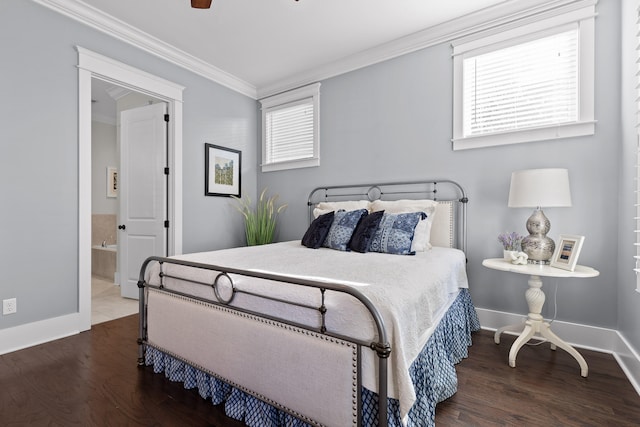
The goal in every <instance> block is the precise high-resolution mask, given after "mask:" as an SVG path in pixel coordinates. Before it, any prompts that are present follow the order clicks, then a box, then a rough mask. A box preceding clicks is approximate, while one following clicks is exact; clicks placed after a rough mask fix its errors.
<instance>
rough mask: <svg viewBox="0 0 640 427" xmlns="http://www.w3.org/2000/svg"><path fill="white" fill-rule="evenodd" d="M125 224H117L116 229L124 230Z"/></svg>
mask: <svg viewBox="0 0 640 427" xmlns="http://www.w3.org/2000/svg"><path fill="white" fill-rule="evenodd" d="M126 228H127V226H126V225H124V224H122V225H119V226H118V230H126Z"/></svg>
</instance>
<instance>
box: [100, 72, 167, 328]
mask: <svg viewBox="0 0 640 427" xmlns="http://www.w3.org/2000/svg"><path fill="white" fill-rule="evenodd" d="M91 103H92V106H91V110H92V112H91V113H92V114H91V182H92V185H91V324H92V325H93V324H96V323H101V322H104V321H108V320H113V319H117V318H120V317H123V316H127V315H130V314H134V313H136V312H137V311H138V303H137V301H136V299H137V287H136V286H135V283H136V280H137V277H133V278H131V277H130V276H131V274H128V272H130V271H131V270H132V269H131V268H130V267H129V265H128V264H129V263H131V264H132V266H136V265H141V264H142V261H143V260H144V258H146V257H147V256H149V255H166V242H167V229H166V228H164V219H165V217H166V215H165V214H166V212H167V199H168V197H167V186H166V182H165V181H166V178H165V176H164V174H163V172H161V171H162V170H164V168H165V167H166V166H167V131H166V130H167V129H166V128H167V126H166V123H165V114H166V109H167V106H166V103H165V102H163V101H162V100H160V99H158V98H155V97H153V96H150V95H147V94H143V93H140V92H136V91H132V90H130V89H126V88H124V87H122V86H119V85H116V84H114V83H112V82H107V81H103V80H100V79H96V78H93V79H92V80H91Z"/></svg>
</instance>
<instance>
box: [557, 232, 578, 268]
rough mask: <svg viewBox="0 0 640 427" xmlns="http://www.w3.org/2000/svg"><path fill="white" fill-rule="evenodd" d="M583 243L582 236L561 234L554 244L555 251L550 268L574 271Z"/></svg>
mask: <svg viewBox="0 0 640 427" xmlns="http://www.w3.org/2000/svg"><path fill="white" fill-rule="evenodd" d="M583 243H584V236H576V235H573V234H561V235H560V237H558V242H557V243H556V250H555V251H554V252H553V256H552V257H551V267H556V268H561V269H563V270H569V271H573V270H575V268H576V264H577V263H578V256H580V250H581V249H582V244H583Z"/></svg>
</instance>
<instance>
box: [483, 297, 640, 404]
mask: <svg viewBox="0 0 640 427" xmlns="http://www.w3.org/2000/svg"><path fill="white" fill-rule="evenodd" d="M476 312H477V313H478V318H479V319H480V325H482V329H487V330H491V331H495V330H496V329H498V328H500V327H502V326H505V325H511V324H514V323H518V322H520V321H523V320H524V319H525V318H526V316H523V315H520V314H513V313H506V312H502V311H494V310H487V309H482V308H476ZM551 328H552V330H553V332H554V333H555V334H557V335H558V336H559V337H560V338H562V339H564V340H566V341H567V342H568V343H569V344H571V345H572V346H574V347H576V348H584V349H587V350H594V351H600V352H603V353H609V354H612V355H613V357H614V358H615V359H616V361H617V362H618V364H619V365H620V368H622V370H623V372H624V373H625V374H626V376H627V378H629V381H630V382H631V384H632V385H633V387H634V388H635V389H636V392H637V393H638V394H639V395H640V356H639V355H638V353H637V352H636V351H635V350H634V349H633V347H632V346H631V345H630V344H629V343H628V342H627V340H626V339H624V337H623V336H622V335H620V333H619V332H618V331H616V330H614V329H607V328H601V327H597V326H587V325H580V324H577V323H571V322H562V321H559V320H556V321H554V322H553V323H552V326H551ZM505 333H509V332H505Z"/></svg>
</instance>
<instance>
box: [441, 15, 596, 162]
mask: <svg viewBox="0 0 640 427" xmlns="http://www.w3.org/2000/svg"><path fill="white" fill-rule="evenodd" d="M558 13H559V14H558V15H556V16H551V17H549V16H545V17H544V18H541V19H540V20H539V21H535V20H533V21H532V22H531V23H529V24H526V25H521V26H513V25H511V26H508V28H505V29H504V30H502V29H500V28H497V29H494V30H492V31H490V32H485V33H484V34H474V35H471V36H469V37H466V38H464V39H461V40H455V41H454V42H453V43H452V45H453V110H454V111H453V138H452V142H453V149H454V150H461V149H468V148H478V147H487V146H495V145H503V144H513V143H520V142H529V141H541V140H548V139H558V138H568V137H575V136H585V135H593V134H594V133H595V120H594V107H593V104H594V101H593V100H594V68H595V67H594V64H595V59H594V58H595V53H594V16H595V7H594V6H593V5H589V6H587V7H583V8H581V9H577V10H574V11H570V12H567V13H561V12H558Z"/></svg>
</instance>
